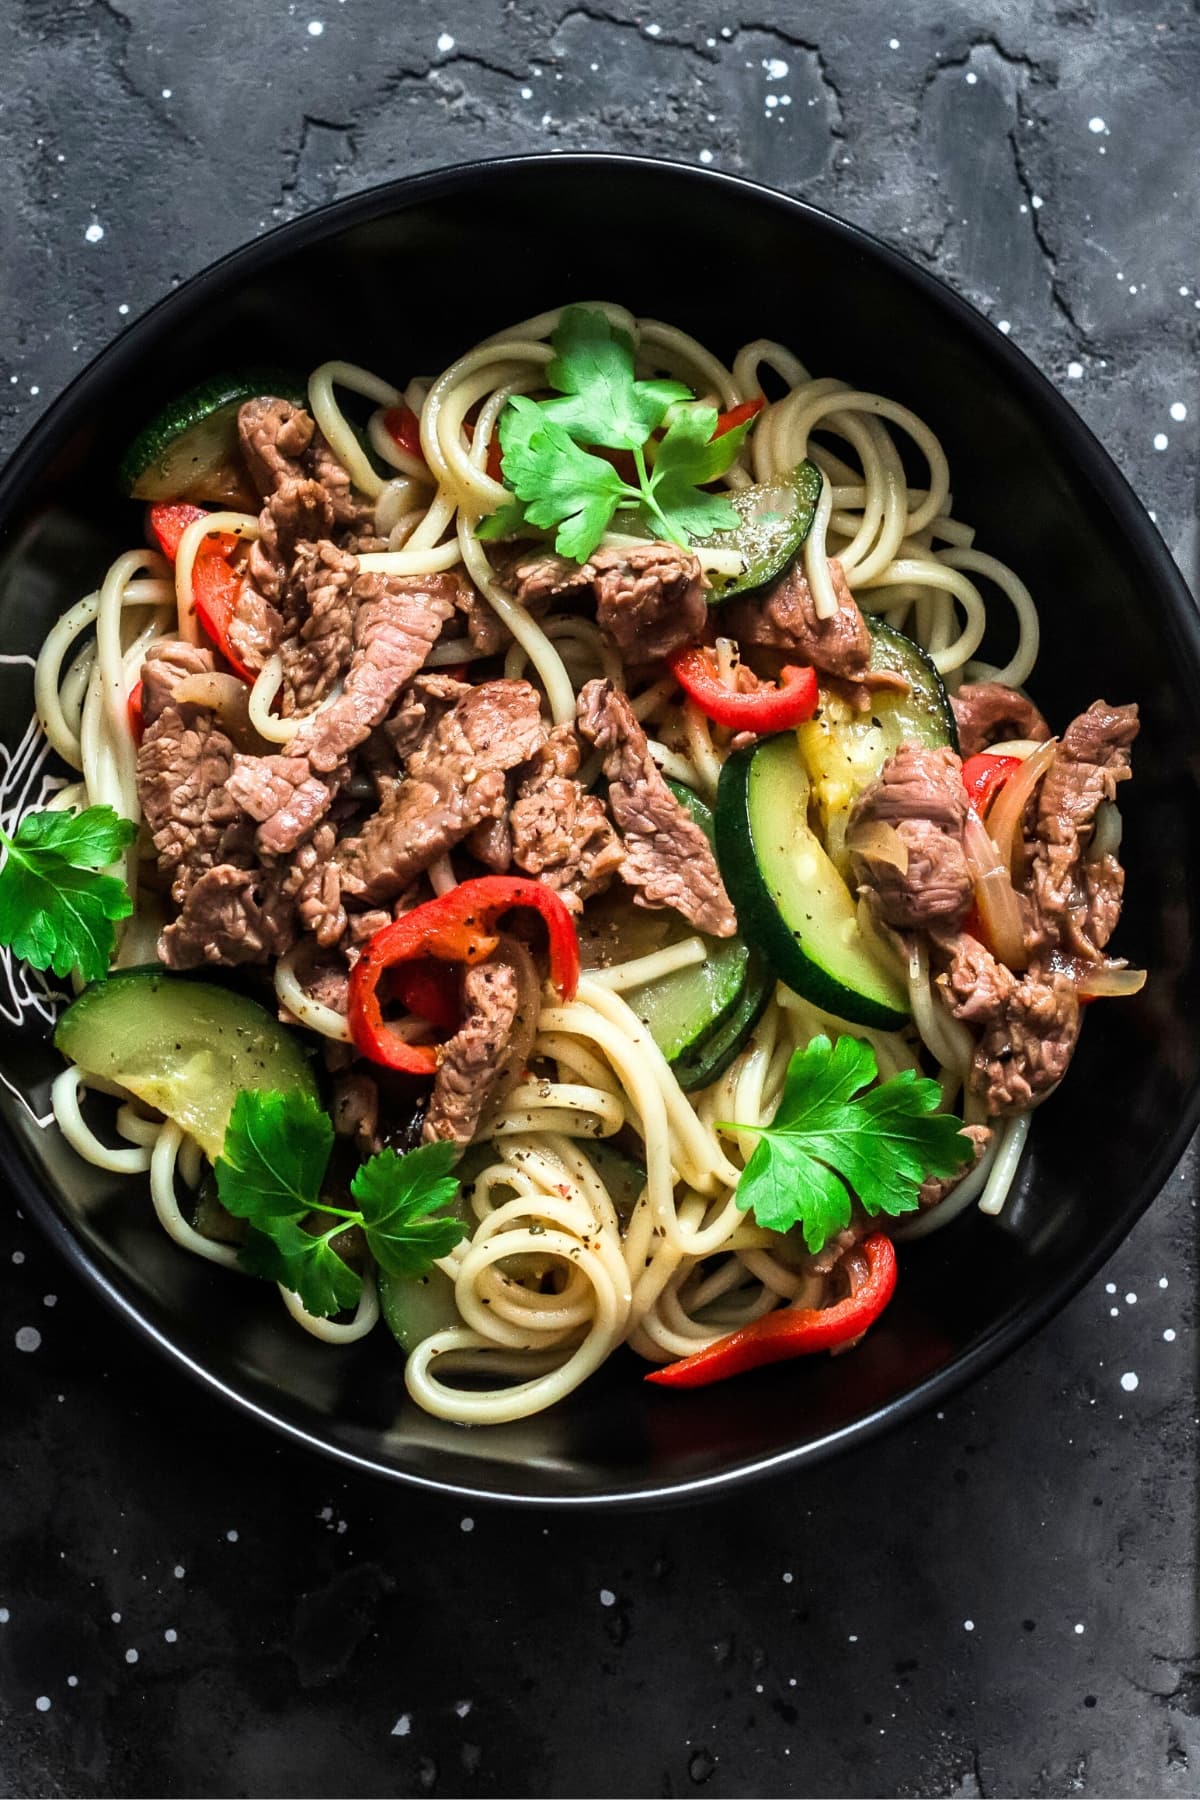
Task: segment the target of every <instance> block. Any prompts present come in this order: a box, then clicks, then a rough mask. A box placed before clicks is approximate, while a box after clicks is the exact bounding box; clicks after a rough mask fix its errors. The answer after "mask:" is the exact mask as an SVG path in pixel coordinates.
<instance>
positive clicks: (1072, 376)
mask: <svg viewBox="0 0 1200 1800" xmlns="http://www.w3.org/2000/svg"><path fill="white" fill-rule="evenodd" d="M1067 380H1068V381H1082V380H1083V364H1082V363H1079V362H1069V363H1068V364H1067Z"/></svg>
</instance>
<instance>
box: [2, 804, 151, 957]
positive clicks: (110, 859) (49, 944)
mask: <svg viewBox="0 0 1200 1800" xmlns="http://www.w3.org/2000/svg"><path fill="white" fill-rule="evenodd" d="M136 836H137V826H136V825H135V824H134V822H133V820H132V819H123V818H121V816H120V815H119V814H118V813H116V812H114V811H113V809H112V807H111V806H88V807H85V809H84V810H83V812H68V811H66V810H65V809H64V810H63V811H62V812H55V811H51V810H47V811H45V812H31V813H26V814H25V817H24V818H23V819H22V820H21V822H20V824H19V825H18V826H17V829H16V833H15V834H14V836H12V837H10V836H9V835H8V833H7V832H5V831H0V844H2V845H3V846H4V849H5V851H6V855H5V859H4V866H3V868H0V944H7V945H8V946H9V948H10V949H11V950H12V951H13V952H14V953H15V954H16V955H17V956H19V957H20V958H21V959H22V961H24V962H27V963H31V964H32V966H33V967H34V968H35V969H53V971H54V973H55V974H56V975H69V974H70V973H71V970H72V969H76V968H77V969H78V970H79V972H80V974H81V975H82V976H83V978H84V980H85V981H98V980H99V979H100V977H101V976H102V975H105V974H107V972H108V965H109V963H110V962H111V961H112V954H113V948H114V945H115V943H116V932H115V931H114V929H113V926H114V922H115V921H116V920H117V919H126V918H128V917H129V915H130V913H131V912H132V911H133V902H132V900H131V899H130V898H129V890H128V888H127V887H126V886H125V883H124V882H123V881H119V880H118V879H117V877H116V876H115V875H104V874H101V873H100V871H101V870H102V869H106V868H107V867H108V866H109V865H110V864H111V863H114V862H116V861H117V859H118V857H119V856H120V855H121V853H122V851H123V850H125V849H126V848H127V847H128V845H130V844H131V843H132V842H133V840H134V838H135V837H136Z"/></svg>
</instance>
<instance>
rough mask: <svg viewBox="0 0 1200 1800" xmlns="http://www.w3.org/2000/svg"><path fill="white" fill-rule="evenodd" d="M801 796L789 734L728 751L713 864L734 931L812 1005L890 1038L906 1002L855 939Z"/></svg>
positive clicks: (804, 787)
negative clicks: (729, 902)
mask: <svg viewBox="0 0 1200 1800" xmlns="http://www.w3.org/2000/svg"><path fill="white" fill-rule="evenodd" d="M809 793H810V783H809V777H808V772H807V770H806V769H805V767H804V763H803V761H802V760H801V757H800V753H799V748H798V745H797V743H796V739H795V736H794V735H793V734H792V733H790V732H784V733H780V734H779V735H778V736H775V737H769V738H762V739H760V740H759V742H758V743H757V744H753V745H751V746H749V747H748V748H747V749H745V750H739V751H736V752H735V753H734V754H733V755H732V756H731V757H729V759H728V760H727V761H726V763H725V766H724V768H723V769H722V771H721V783H720V788H719V790H718V794H717V814H716V817H717V856H718V859H719V862H720V865H721V874H722V876H723V878H724V881H725V885H726V887H727V889H728V890H729V895H730V898H731V899H732V901H733V903H734V906H735V908H736V909H737V915H738V920H739V924H740V927H741V930H742V933H743V935H744V936H745V939H746V942H747V943H748V944H749V945H750V946H751V947H752V948H753V949H755V950H757V951H758V952H759V954H760V955H761V956H762V957H763V959H764V961H765V962H766V964H767V966H768V967H769V968H771V969H773V970H774V972H775V974H776V976H777V977H778V979H779V980H781V981H783V982H784V983H785V984H786V985H787V986H788V987H790V988H792V989H793V990H794V991H795V992H796V993H798V994H802V995H803V996H804V997H805V998H806V999H808V1000H811V1001H812V1002H813V1003H814V1005H816V1006H820V1007H822V1008H823V1009H824V1010H825V1011H826V1012H830V1013H833V1014H834V1015H835V1016H836V1017H837V1018H840V1019H846V1020H848V1021H849V1022H851V1023H853V1024H858V1025H870V1026H874V1027H876V1028H878V1029H880V1030H883V1031H894V1030H896V1029H898V1028H899V1027H901V1026H902V1025H904V1024H906V1023H907V1020H908V1016H909V1014H908V997H907V994H906V993H905V991H904V989H903V987H902V986H901V984H900V982H899V981H898V980H897V979H896V978H895V977H894V976H893V975H892V974H891V972H890V971H888V970H886V969H884V968H882V967H881V965H880V964H879V963H878V962H877V961H876V960H875V958H874V956H873V955H872V954H871V952H870V950H869V949H868V947H867V945H866V944H865V942H864V941H863V939H862V938H861V936H860V935H859V933H858V929H857V925H856V923H855V908H854V901H853V899H852V898H851V895H850V893H849V890H848V889H847V887H846V885H845V883H844V882H843V880H842V878H841V876H840V875H839V874H838V872H837V870H836V868H835V867H834V865H833V864H832V863H831V862H830V860H829V858H828V856H827V855H826V853H825V850H824V848H823V846H822V845H821V843H820V841H819V840H818V838H817V837H816V836H815V834H814V833H813V831H812V830H811V827H810V826H809V823H808V800H809Z"/></svg>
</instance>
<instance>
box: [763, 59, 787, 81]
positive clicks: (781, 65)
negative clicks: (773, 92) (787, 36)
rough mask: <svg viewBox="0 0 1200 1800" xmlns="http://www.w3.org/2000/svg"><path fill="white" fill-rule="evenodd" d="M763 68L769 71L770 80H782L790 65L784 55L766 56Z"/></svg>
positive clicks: (768, 77)
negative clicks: (785, 60)
mask: <svg viewBox="0 0 1200 1800" xmlns="http://www.w3.org/2000/svg"><path fill="white" fill-rule="evenodd" d="M763 68H764V69H765V70H766V71H767V80H768V81H782V80H783V78H784V76H785V75H786V74H787V72H788V65H787V64H786V63H785V62H784V60H783V58H782V56H764V57H763Z"/></svg>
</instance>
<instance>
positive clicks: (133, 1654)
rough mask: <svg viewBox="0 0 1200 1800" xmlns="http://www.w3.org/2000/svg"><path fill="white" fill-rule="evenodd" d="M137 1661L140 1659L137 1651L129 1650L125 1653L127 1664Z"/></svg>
mask: <svg viewBox="0 0 1200 1800" xmlns="http://www.w3.org/2000/svg"><path fill="white" fill-rule="evenodd" d="M137 1659H138V1653H137V1651H136V1650H127V1651H126V1652H125V1661H126V1662H127V1663H135V1662H136V1661H137Z"/></svg>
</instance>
